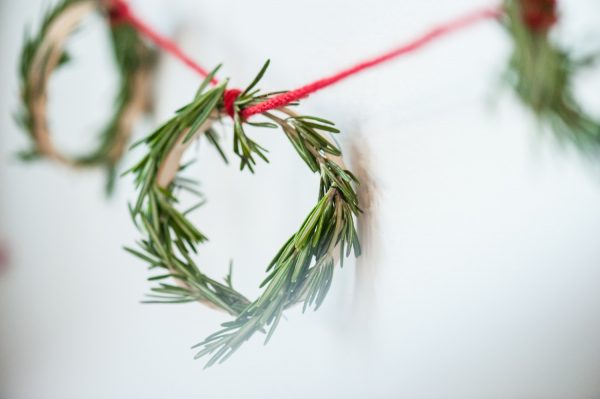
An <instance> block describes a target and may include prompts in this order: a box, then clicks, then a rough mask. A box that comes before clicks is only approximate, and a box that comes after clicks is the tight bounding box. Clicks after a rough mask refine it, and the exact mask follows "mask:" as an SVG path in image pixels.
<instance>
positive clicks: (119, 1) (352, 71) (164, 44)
mask: <svg viewBox="0 0 600 399" xmlns="http://www.w3.org/2000/svg"><path fill="white" fill-rule="evenodd" d="M502 11H503V9H502V7H497V8H485V9H482V10H478V11H475V12H472V13H469V14H467V15H465V16H463V17H460V18H458V19H456V20H453V21H450V22H448V23H445V24H442V25H440V26H437V27H435V28H433V29H431V30H430V31H429V32H427V33H425V34H424V35H422V36H421V37H418V38H417V39H415V40H413V41H411V42H408V43H407V44H404V45H402V46H400V47H398V48H395V49H393V50H391V51H389V52H387V53H385V54H383V55H380V56H378V57H375V58H372V59H370V60H367V61H363V62H361V63H360V64H357V65H355V66H353V67H350V68H348V69H345V70H343V71H341V72H338V73H336V74H334V75H332V76H329V77H326V78H323V79H319V80H317V81H315V82H313V83H310V84H307V85H305V86H302V87H300V88H298V89H296V90H292V91H288V92H285V93H282V94H280V95H277V96H275V97H272V98H270V99H268V100H266V101H263V102H262V103H259V104H255V105H252V106H250V107H248V108H245V109H243V110H242V112H241V117H242V118H243V119H247V118H249V117H251V116H253V115H256V114H262V113H264V112H267V111H270V110H273V109H276V108H281V107H284V106H286V105H288V104H290V103H293V102H295V101H298V100H300V99H302V98H304V97H307V96H308V95H310V94H313V93H315V92H317V91H319V90H321V89H324V88H325V87H328V86H331V85H333V84H335V83H337V82H339V81H340V80H343V79H345V78H348V77H350V76H352V75H356V74H358V73H360V72H362V71H364V70H366V69H369V68H372V67H374V66H377V65H379V64H382V63H384V62H387V61H390V60H392V59H394V58H397V57H399V56H401V55H405V54H409V53H412V52H414V51H416V50H418V49H420V48H421V47H424V46H425V45H426V44H429V43H430V42H432V41H433V40H435V39H438V38H440V37H443V36H445V35H447V34H449V33H452V32H455V31H458V30H460V29H462V28H466V27H468V26H470V25H472V24H474V23H476V22H478V21H481V20H485V19H493V18H498V17H500V16H501V15H502ZM113 12H115V13H116V14H117V16H118V19H119V20H124V21H127V22H128V23H129V24H131V25H132V26H133V27H134V28H136V29H137V30H138V31H139V32H140V33H142V34H144V35H145V36H146V37H148V38H149V39H150V40H152V41H153V42H154V43H155V44H156V45H157V46H158V47H160V48H162V49H164V50H165V51H167V52H169V53H171V54H172V55H173V56H175V57H176V58H179V59H180V60H181V61H182V62H183V63H184V64H186V65H187V66H189V67H190V68H192V69H193V70H195V71H196V72H198V73H199V74H200V75H201V76H203V77H207V76H208V75H209V73H208V72H207V71H206V70H205V69H204V68H202V67H201V66H200V65H198V64H196V63H195V62H194V61H193V60H192V59H191V58H189V57H188V56H187V55H185V54H184V53H183V51H181V49H179V48H178V47H177V45H176V44H175V43H173V42H172V41H170V40H169V39H167V38H165V37H164V36H162V35H160V34H159V33H157V32H155V31H154V30H153V29H152V28H151V27H150V26H148V25H146V24H145V23H144V22H143V21H142V20H140V19H139V18H138V17H137V16H135V15H134V14H133V13H132V12H131V10H130V9H129V7H127V4H126V3H125V0H114V3H113ZM211 83H213V84H218V83H219V82H218V80H217V79H215V78H212V79H211ZM239 94H240V91H239V90H237V89H231V90H227V91H225V94H224V99H223V101H224V103H225V110H226V112H227V113H228V114H229V115H230V116H233V114H234V110H233V104H234V102H235V100H236V99H237V97H238V96H239Z"/></svg>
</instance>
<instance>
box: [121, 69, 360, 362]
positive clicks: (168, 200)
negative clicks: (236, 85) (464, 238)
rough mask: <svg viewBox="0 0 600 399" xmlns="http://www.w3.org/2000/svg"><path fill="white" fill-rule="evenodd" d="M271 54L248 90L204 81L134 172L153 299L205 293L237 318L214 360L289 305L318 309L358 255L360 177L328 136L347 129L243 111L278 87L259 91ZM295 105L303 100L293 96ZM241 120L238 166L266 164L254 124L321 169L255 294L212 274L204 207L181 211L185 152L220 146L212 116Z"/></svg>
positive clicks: (291, 115) (189, 184)
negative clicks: (201, 254) (203, 141)
mask: <svg viewBox="0 0 600 399" xmlns="http://www.w3.org/2000/svg"><path fill="white" fill-rule="evenodd" d="M267 67H268V62H267V63H266V64H265V66H264V67H263V68H262V70H261V71H260V73H259V74H258V76H257V77H256V78H255V79H254V81H253V82H252V83H251V84H250V85H249V86H248V88H246V89H245V90H244V91H240V90H236V89H230V90H228V89H227V83H228V82H227V81H225V82H223V83H220V84H217V85H216V86H215V87H212V88H209V86H210V82H211V80H213V77H214V74H215V73H216V72H217V70H218V68H217V69H215V70H214V71H213V72H211V74H209V76H208V77H207V78H206V79H205V81H204V82H203V83H202V85H201V86H200V89H199V90H198V92H197V94H196V96H195V98H194V99H193V101H192V102H191V103H189V104H188V105H186V106H184V107H183V108H181V109H180V110H179V111H177V112H176V114H175V116H173V117H172V118H171V119H170V120H168V121H167V122H166V123H165V124H163V125H162V126H161V127H159V128H158V129H157V130H156V131H155V132H154V133H152V134H150V135H149V136H148V137H146V138H144V139H143V140H141V141H140V142H138V143H137V144H136V145H134V147H135V146H138V145H142V144H145V145H146V147H147V151H146V154H145V155H144V156H143V158H142V159H141V160H140V161H139V162H138V163H137V164H136V165H134V166H133V167H132V168H131V169H130V170H129V171H128V172H126V173H132V174H133V175H134V179H135V183H136V187H137V192H138V196H137V200H136V203H135V204H133V205H132V206H131V209H130V210H131V214H132V217H133V220H134V222H135V224H136V226H137V227H138V229H139V230H140V232H141V233H142V235H143V239H141V240H139V241H138V242H137V247H136V248H135V249H134V248H126V249H127V250H128V251H129V252H130V253H132V254H133V255H135V256H137V257H139V258H141V259H142V260H144V261H145V262H146V263H148V265H149V269H150V270H151V271H159V273H160V274H158V275H154V276H152V277H150V278H149V280H151V281H154V282H157V283H158V285H157V286H155V287H153V288H152V293H151V294H150V295H149V301H147V302H149V303H188V302H196V301H199V302H201V303H203V304H206V305H208V306H210V307H211V308H215V309H218V310H221V311H224V312H226V313H229V314H230V315H232V316H233V317H234V319H233V320H232V321H229V322H227V323H224V324H223V325H222V329H221V330H219V331H218V332H217V333H215V334H213V335H211V336H210V337H208V338H207V339H206V340H204V341H203V342H202V343H201V344H199V345H196V346H195V347H202V349H200V350H199V352H198V353H197V355H196V357H201V356H204V355H210V356H211V358H210V360H209V361H208V363H207V366H210V365H212V364H214V363H215V362H222V361H224V360H225V359H227V358H228V357H229V356H231V354H232V353H233V352H235V350H237V349H238V348H239V347H240V346H241V345H242V344H243V342H245V341H246V340H248V339H249V338H250V337H252V336H253V335H254V334H255V333H257V332H268V335H267V340H268V339H269V338H270V337H271V335H272V334H273V331H274V330H275V328H276V326H277V324H278V322H279V321H280V319H281V317H282V315H283V313H284V311H285V310H286V309H288V308H290V307H293V306H295V305H296V304H299V303H302V304H303V305H304V310H306V309H307V308H308V307H311V306H314V308H315V309H316V308H318V307H319V306H320V305H321V303H322V302H323V301H324V299H325V296H326V295H327V292H328V290H329V287H330V285H331V282H332V277H333V271H334V266H335V264H336V263H337V262H338V261H341V262H343V259H344V258H345V257H348V256H349V255H350V253H351V252H352V250H354V253H355V255H356V256H358V255H359V254H360V245H359V242H358V235H357V232H356V228H355V220H354V218H355V217H356V216H357V215H358V214H359V213H360V212H361V211H360V209H359V205H358V197H357V194H356V190H355V187H356V185H357V184H358V180H357V178H356V177H355V176H354V175H353V174H352V173H351V172H350V171H348V170H347V169H346V167H345V165H344V162H343V160H342V153H341V151H340V150H339V149H338V147H337V145H336V144H334V141H332V140H331V139H330V138H329V137H328V136H329V135H330V134H336V133H339V131H338V130H337V129H336V128H335V127H334V126H333V123H331V122H329V121H327V120H325V119H322V118H317V117H313V116H300V115H298V114H297V113H295V112H293V111H291V110H290V109H289V108H279V109H276V110H273V111H268V112H264V113H263V114H262V117H263V118H265V119H266V121H265V122H250V121H247V120H243V118H242V116H241V115H242V111H243V109H244V108H246V107H249V106H251V105H254V104H257V103H260V102H263V101H265V100H268V99H269V98H271V97H272V96H274V95H276V94H279V93H265V94H261V92H260V90H258V89H254V87H255V85H256V84H257V83H258V82H259V81H260V79H261V78H262V76H263V75H264V73H265V71H266V69H267ZM293 105H297V104H293ZM224 118H231V119H233V137H234V140H233V150H234V153H235V154H236V155H237V156H238V157H239V158H240V169H241V170H243V169H246V168H248V169H249V170H250V171H253V170H254V166H255V165H256V163H257V158H261V159H263V160H264V161H267V162H268V158H267V156H266V155H267V150H266V149H264V148H263V147H261V146H260V145H259V144H258V143H257V142H256V141H254V140H253V139H252V138H250V137H249V136H248V135H247V134H246V131H245V127H246V126H254V127H259V128H277V129H280V130H281V131H282V132H283V133H284V135H285V136H286V137H287V138H288V139H289V140H290V142H291V143H292V145H293V147H294V149H295V150H296V152H297V153H298V155H299V156H300V157H301V158H302V160H304V162H305V163H306V165H307V166H308V167H309V169H310V170H311V171H312V172H313V173H317V174H319V175H320V188H319V192H318V201H317V204H316V205H315V206H314V208H313V209H312V210H311V212H310V213H309V215H308V216H307V217H306V219H305V220H304V222H303V223H302V224H301V226H300V228H299V229H298V231H297V232H296V233H294V234H293V235H292V236H291V237H290V238H289V239H288V240H287V241H286V242H285V244H284V245H283V246H282V247H281V249H280V251H279V252H278V254H277V255H276V256H275V257H274V259H273V261H272V262H271V263H270V264H269V266H268V267H267V273H268V275H267V277H266V279H265V280H264V281H263V283H262V284H261V288H263V291H262V293H261V294H260V296H259V297H258V298H257V299H256V300H254V301H251V300H248V299H247V298H246V297H245V296H244V295H242V294H241V293H240V292H238V291H237V290H236V289H235V288H234V286H233V282H232V276H231V270H230V273H229V275H228V276H226V278H225V281H223V282H220V281H217V280H214V279H212V278H210V277H209V276H207V275H206V274H205V273H204V272H202V271H201V269H200V268H199V267H198V265H197V264H196V262H195V261H194V260H193V254H194V253H196V252H197V247H198V245H199V244H201V243H203V242H204V241H206V236H205V235H204V234H203V233H201V232H200V231H199V230H198V229H197V228H196V227H195V226H194V225H193V224H192V223H191V221H190V220H189V219H188V217H187V215H188V214H189V213H190V212H192V211H193V210H195V209H197V207H199V206H201V205H202V203H203V201H201V202H200V203H198V204H197V205H196V206H194V207H192V208H190V209H188V210H182V209H179V208H180V203H179V200H178V196H177V193H178V191H179V190H186V191H189V192H192V193H196V192H197V191H196V190H195V187H194V184H195V182H194V181H193V180H191V179H188V178H185V177H183V176H181V172H182V171H183V170H185V167H186V165H183V166H182V165H181V164H180V163H181V158H182V155H183V153H184V152H185V151H186V149H187V148H188V147H189V145H190V144H191V143H192V141H193V140H194V139H196V138H199V137H200V136H204V137H206V138H207V139H208V142H209V143H211V144H212V145H214V146H215V147H216V149H217V150H218V151H219V153H220V154H221V156H222V157H223V158H224V159H225V161H227V158H226V156H225V153H224V151H223V150H222V148H221V146H220V144H219V136H218V134H217V133H216V131H215V130H214V129H213V126H214V124H216V123H218V122H220V121H221V120H222V119H224Z"/></svg>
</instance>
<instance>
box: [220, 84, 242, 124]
mask: <svg viewBox="0 0 600 399" xmlns="http://www.w3.org/2000/svg"><path fill="white" fill-rule="evenodd" d="M240 94H242V91H241V90H238V89H229V90H225V93H223V107H224V108H225V112H227V115H229V116H230V117H232V118H233V116H234V115H235V109H234V105H235V100H237V98H238V97H239V96H240Z"/></svg>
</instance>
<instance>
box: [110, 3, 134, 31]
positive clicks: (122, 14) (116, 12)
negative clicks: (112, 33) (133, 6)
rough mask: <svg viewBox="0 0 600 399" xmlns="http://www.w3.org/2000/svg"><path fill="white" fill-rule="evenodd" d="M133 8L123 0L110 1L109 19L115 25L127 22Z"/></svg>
mask: <svg viewBox="0 0 600 399" xmlns="http://www.w3.org/2000/svg"><path fill="white" fill-rule="evenodd" d="M130 15H131V10H130V9H129V6H128V5H127V3H125V2H124V1H123V0H112V1H109V2H108V19H109V20H110V23H111V24H113V25H117V24H121V23H124V22H127V20H128V17H129V16H130Z"/></svg>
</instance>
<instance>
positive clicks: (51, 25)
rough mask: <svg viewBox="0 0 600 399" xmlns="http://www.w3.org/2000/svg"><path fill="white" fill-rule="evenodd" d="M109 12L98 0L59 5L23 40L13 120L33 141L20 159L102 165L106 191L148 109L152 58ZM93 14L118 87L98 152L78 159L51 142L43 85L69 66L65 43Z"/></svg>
mask: <svg viewBox="0 0 600 399" xmlns="http://www.w3.org/2000/svg"><path fill="white" fill-rule="evenodd" d="M109 10H110V7H109V4H108V3H105V2H104V1H100V0H63V1H62V2H60V3H59V4H57V5H56V6H55V7H53V8H52V9H51V10H49V12H48V13H47V14H46V15H45V17H44V19H43V22H42V24H41V27H40V29H39V31H38V32H37V34H36V35H33V36H28V37H26V41H25V45H24V46H23V52H22V55H21V66H20V72H21V86H22V87H21V101H22V107H21V111H20V112H19V114H18V115H17V120H18V122H19V124H20V125H21V126H22V127H23V128H24V129H25V130H26V131H27V132H28V133H29V135H30V137H31V139H32V140H33V148H32V149H30V150H28V151H25V152H23V153H21V156H22V158H23V159H25V160H29V159H37V158H47V159H51V160H53V161H56V162H59V163H61V164H64V165H67V166H69V167H74V168H81V167H95V166H105V167H106V168H107V170H108V171H109V179H108V188H109V189H110V188H111V187H112V185H113V182H114V175H115V169H116V166H117V164H118V162H119V160H120V159H121V158H122V156H123V155H124V153H125V151H126V150H127V143H128V141H129V137H130V135H131V132H132V130H133V127H134V124H135V122H136V121H137V120H138V119H139V118H140V117H141V116H142V115H144V114H145V113H147V112H148V111H149V110H150V108H151V101H150V100H149V99H150V98H151V96H150V89H151V81H152V70H153V65H154V63H155V54H154V52H153V51H152V50H151V49H150V48H149V47H148V46H147V45H146V44H145V43H144V42H143V41H142V39H141V38H140V37H139V34H138V33H137V32H136V31H135V29H133V28H132V27H130V26H128V25H126V24H120V23H118V21H112V20H111V18H110V12H109ZM94 12H100V13H101V14H103V16H106V20H107V22H108V23H110V31H111V36H112V44H113V49H114V55H115V61H116V63H117V66H118V70H119V74H120V83H119V85H120V86H119V91H118V95H117V100H116V106H115V113H114V115H113V116H112V118H111V119H110V121H109V122H108V123H107V124H106V126H105V127H104V129H103V130H102V133H101V135H100V142H99V144H98V147H97V148H96V149H95V150H93V151H92V152H91V153H89V154H86V155H83V156H68V155H65V154H64V153H62V152H61V151H60V150H58V149H57V148H56V146H55V145H54V143H53V141H52V133H51V128H50V126H49V122H48V116H47V108H48V83H49V80H50V77H51V76H52V74H53V72H54V71H55V70H57V69H58V68H59V67H61V66H63V65H64V64H65V63H67V62H68V61H69V56H68V54H66V53H65V45H66V43H67V41H68V39H69V38H70V37H71V36H72V35H73V33H74V32H75V31H76V30H77V29H78V28H79V27H80V26H81V25H82V23H83V20H84V19H85V18H86V17H88V16H89V15H90V14H92V13H94ZM113 22H114V23H113Z"/></svg>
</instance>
